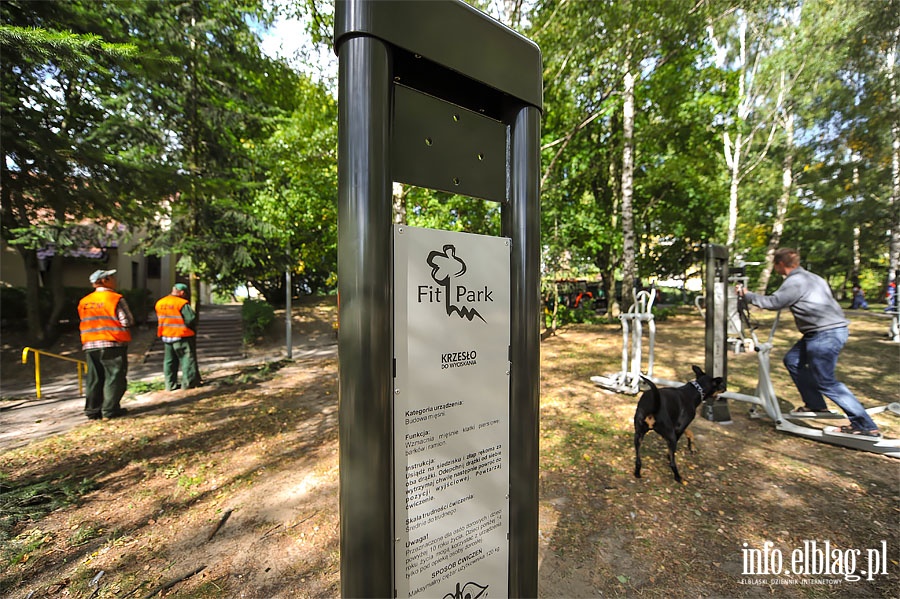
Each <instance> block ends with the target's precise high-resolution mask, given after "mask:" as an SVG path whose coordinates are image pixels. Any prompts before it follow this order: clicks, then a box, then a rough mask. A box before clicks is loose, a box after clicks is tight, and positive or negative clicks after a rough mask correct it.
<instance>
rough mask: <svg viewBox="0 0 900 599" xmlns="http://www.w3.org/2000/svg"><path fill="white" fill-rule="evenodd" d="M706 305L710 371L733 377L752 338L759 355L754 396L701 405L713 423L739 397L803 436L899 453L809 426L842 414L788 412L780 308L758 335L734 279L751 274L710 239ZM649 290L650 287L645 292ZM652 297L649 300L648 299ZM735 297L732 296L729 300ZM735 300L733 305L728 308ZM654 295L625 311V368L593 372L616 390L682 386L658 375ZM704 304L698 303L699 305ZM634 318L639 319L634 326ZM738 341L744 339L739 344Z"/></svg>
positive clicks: (881, 442)
mask: <svg viewBox="0 0 900 599" xmlns="http://www.w3.org/2000/svg"><path fill="white" fill-rule="evenodd" d="M705 271H706V274H705V278H704V282H705V289H706V294H705V296H704V309H703V310H701V312H702V313H703V314H704V315H705V341H706V352H705V355H706V360H705V371H706V372H707V373H708V374H710V375H711V376H720V377H722V379H723V380H725V381H726V384H727V377H728V350H729V347H730V348H731V349H732V350H733V351H734V352H735V353H739V352H742V351H745V350H746V347H747V345H749V343H748V342H750V343H752V347H753V349H754V350H755V351H756V355H757V386H756V391H755V394H754V395H751V394H746V393H740V392H736V391H726V392H724V393H720V394H719V396H718V397H717V398H715V399H712V398H710V399H708V400H706V401H705V402H704V405H703V406H702V408H701V410H702V414H703V416H704V417H705V418H706V419H707V420H709V421H712V422H716V423H719V424H730V423H731V422H732V419H731V412H730V409H729V405H728V400H729V399H730V400H733V401H740V402H744V403H748V404H750V405H751V408H750V410H749V413H748V415H749V416H750V417H751V418H762V417H768V418H769V419H771V420H772V421H773V422H774V423H775V429H776V430H779V431H782V432H786V433H789V434H793V435H798V436H801V437H805V438H808V439H812V440H815V441H821V442H824V443H830V444H832V445H839V446H844V447H851V448H854V449H860V450H863V451H869V452H873V453H879V454H882V455H887V456H890V457H896V458H900V439H892V438H885V437H882V438H880V439H879V438H872V437H861V436H858V435H848V434H844V433H840V432H838V429H837V427H832V426H824V427H822V428H817V427H814V426H811V425H810V422H813V421H816V420H827V419H835V418H843V417H844V416H843V415H842V414H839V413H837V412H833V411H830V412H828V413H827V414H822V415H820V416H819V417H818V418H810V417H809V416H807V415H804V416H797V415H792V414H791V413H790V412H791V411H790V410H789V411H788V412H787V414H785V413H784V412H782V409H781V402H780V400H779V399H778V397H777V396H776V394H775V387H774V385H773V384H772V372H771V353H772V347H773V340H774V337H775V331H776V329H777V328H778V322H779V320H780V312H779V313H777V314H776V316H775V321H774V323H773V324H772V328H771V329H770V331H769V335H768V338H767V339H766V341H765V342H761V341H760V340H759V338H758V336H757V329H758V323H756V322H754V321H753V320H752V319H751V318H750V313H749V309H748V306H747V304H746V302H744V301H743V300H742V299H739V298H738V297H737V294H736V293H735V291H734V286H735V284H744V285H746V281H747V277H746V272H745V271H744V268H743V265H741V266H739V267H737V268H735V269H734V271H733V272H730V271H729V267H728V250H727V249H726V248H725V247H724V246H719V245H714V244H709V245H707V247H706V265H705ZM641 293H646V292H641ZM648 300H649V301H648ZM729 300H731V301H729ZM729 304H731V306H732V307H731V308H729ZM651 308H652V298H651V297H650V296H644V301H643V302H641V301H636V302H635V305H634V306H633V308H632V310H629V312H628V313H627V314H622V315H620V316H619V319H620V320H621V321H622V337H623V346H622V370H621V371H619V372H616V373H613V374H610V375H607V376H593V377H591V381H592V382H594V383H595V384H597V385H599V386H601V387H603V388H605V389H609V390H611V391H615V392H617V393H628V394H632V395H636V394H637V393H639V392H640V390H641V376H646V378H648V379H650V380H652V381H653V382H654V383H655V384H656V385H658V386H668V387H677V386H680V385H682V384H684V383H683V382H678V381H669V380H666V379H660V378H657V377H654V376H653V362H654V358H653V350H654V342H655V334H656V328H655V323H654V322H653V314H652V312H651ZM698 308H699V305H698ZM644 322H646V323H648V325H649V327H648V328H649V329H650V346H649V350H648V352H647V353H648V364H647V372H646V375H642V373H641V366H642V352H641V341H642V334H641V323H644ZM629 323H634V325H633V326H630V325H629ZM736 340H740V342H739V343H738V342H737V341H736ZM885 411H887V412H891V413H893V414H897V415H900V403H898V402H893V403H889V404H886V405H882V406H877V407H874V408H868V409H866V412H868V413H869V415H874V414H879V413H882V412H885Z"/></svg>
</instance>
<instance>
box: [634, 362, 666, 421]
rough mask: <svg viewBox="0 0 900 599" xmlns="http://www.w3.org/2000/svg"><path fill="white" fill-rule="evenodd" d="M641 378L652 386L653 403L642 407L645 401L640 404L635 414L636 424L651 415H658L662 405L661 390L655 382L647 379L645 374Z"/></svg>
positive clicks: (651, 396)
mask: <svg viewBox="0 0 900 599" xmlns="http://www.w3.org/2000/svg"><path fill="white" fill-rule="evenodd" d="M641 378H642V379H644V381H645V382H646V383H647V384H648V385H650V398H651V402H650V404H649V405H647V404H644V405H641V404H642V403H643V401H639V402H638V407H637V413H635V415H634V420H635V422H637V421H638V419H640V420H643V419H644V418H645V417H646V416H647V415H649V414H656V413H657V412H658V411H659V408H660V404H662V398H661V397H660V395H659V389H658V388H657V386H656V385H655V384H654V383H653V381H651V380H650V379H648V378H647V377H645V376H644V375H643V374H642V375H641Z"/></svg>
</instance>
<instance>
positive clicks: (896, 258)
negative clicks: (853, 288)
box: [887, 38, 900, 281]
mask: <svg viewBox="0 0 900 599" xmlns="http://www.w3.org/2000/svg"><path fill="white" fill-rule="evenodd" d="M895 39H896V38H895ZM896 60H897V45H896V44H894V47H893V48H891V49H890V51H889V52H888V57H887V72H888V79H889V80H890V86H891V106H893V107H894V114H895V115H896V114H897V111H896V109H897V79H896V76H895V75H894V65H895V64H896ZM891 150H892V151H891V194H890V196H889V198H888V210H889V211H890V219H891V238H890V246H889V257H888V259H889V264H888V280H889V281H896V280H897V268H898V262H900V123H898V122H897V121H896V120H895V121H894V122H893V123H892V124H891Z"/></svg>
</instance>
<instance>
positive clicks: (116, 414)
mask: <svg viewBox="0 0 900 599" xmlns="http://www.w3.org/2000/svg"><path fill="white" fill-rule="evenodd" d="M127 413H128V409H127V408H119V409H118V410H116V411H115V412H113V413H112V414H110V415H109V416H104V418H121V417H122V416H124V415H125V414H127Z"/></svg>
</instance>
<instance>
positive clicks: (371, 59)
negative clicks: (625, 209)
mask: <svg viewBox="0 0 900 599" xmlns="http://www.w3.org/2000/svg"><path fill="white" fill-rule="evenodd" d="M334 39H335V50H336V52H337V54H338V58H339V93H338V110H339V116H338V137H339V139H338V143H339V145H338V273H339V279H338V292H339V294H340V299H341V301H340V314H339V318H340V323H341V324H340V330H339V335H338V351H339V357H340V369H339V383H340V398H339V401H340V416H339V420H340V422H339V435H340V504H341V531H340V532H341V593H342V595H343V596H345V597H393V596H394V589H395V585H394V582H393V575H394V567H393V563H392V560H393V554H394V551H393V543H394V539H393V534H392V531H393V522H392V519H393V515H392V505H393V502H392V490H393V482H392V480H391V479H392V465H393V462H392V455H391V453H392V421H391V419H392V380H393V379H392V374H393V373H392V357H393V348H392V302H393V288H392V284H391V281H392V272H391V265H392V258H391V256H392V229H391V226H392V218H391V217H392V203H391V199H392V197H391V186H392V182H395V181H396V182H401V183H408V184H412V185H418V186H422V187H429V188H433V189H438V190H443V191H449V192H453V193H459V194H464V195H468V196H472V197H477V198H483V199H487V200H491V201H496V202H499V203H500V204H501V234H502V235H503V236H505V237H509V238H511V239H512V243H513V249H512V255H511V272H510V277H511V283H510V286H511V308H510V312H511V313H510V327H511V331H510V344H511V349H510V362H511V373H510V407H509V417H510V432H509V435H510V438H509V443H510V446H511V447H515V448H516V450H515V452H512V454H511V457H510V473H509V474H510V506H509V507H510V522H509V531H510V537H509V594H510V596H511V597H536V596H537V592H538V588H537V563H538V547H537V534H538V449H539V445H538V433H539V429H538V418H539V397H540V388H539V383H540V379H539V376H540V375H539V368H540V362H539V359H540V354H539V347H540V329H539V322H540V278H539V277H540V273H539V268H540V211H539V195H540V193H539V192H540V189H539V188H540V145H539V144H540V111H541V108H542V93H543V92H542V66H541V56H540V50H539V49H538V47H537V46H536V45H534V44H533V43H532V42H530V41H529V40H527V39H525V38H523V37H522V36H520V35H518V34H517V33H515V32H513V31H512V30H510V29H507V28H506V27H504V26H502V25H501V24H499V23H498V22H496V21H494V20H493V19H491V18H489V17H488V16H487V15H485V14H483V13H481V12H479V11H477V10H475V9H474V8H472V7H471V6H469V5H467V4H465V3H464V2H461V1H458V0H449V1H448V0H441V1H428V2H425V1H396V0H383V1H374V0H368V1H367V0H338V1H337V3H336V7H335V36H334ZM461 114H464V115H465V116H466V117H473V118H459V116H460V115H461ZM438 141H440V142H444V143H437V142H438Z"/></svg>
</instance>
